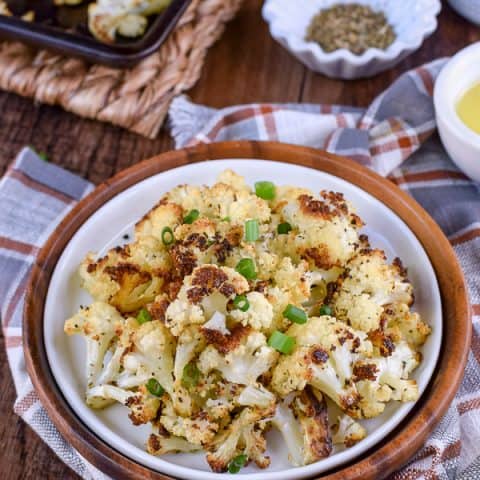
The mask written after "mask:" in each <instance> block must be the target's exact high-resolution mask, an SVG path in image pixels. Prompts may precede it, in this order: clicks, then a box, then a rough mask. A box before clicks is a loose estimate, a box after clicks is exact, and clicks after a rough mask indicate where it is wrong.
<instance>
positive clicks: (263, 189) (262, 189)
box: [255, 182, 275, 200]
mask: <svg viewBox="0 0 480 480" xmlns="http://www.w3.org/2000/svg"><path fill="white" fill-rule="evenodd" d="M255 194H256V195H257V197H260V198H263V199H264V200H273V199H274V198H275V185H274V184H273V183H272V182H256V183H255Z"/></svg>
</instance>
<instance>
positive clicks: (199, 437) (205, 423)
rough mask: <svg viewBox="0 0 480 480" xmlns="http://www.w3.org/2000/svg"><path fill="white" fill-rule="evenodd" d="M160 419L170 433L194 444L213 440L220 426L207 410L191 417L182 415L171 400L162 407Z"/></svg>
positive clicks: (202, 443) (203, 443)
mask: <svg viewBox="0 0 480 480" xmlns="http://www.w3.org/2000/svg"><path fill="white" fill-rule="evenodd" d="M159 421H160V424H161V425H162V426H163V427H164V428H165V429H166V430H167V431H168V432H169V433H170V434H172V435H174V436H176V437H183V438H185V439H186V440H187V441H188V442H189V443H191V444H194V445H205V444H207V443H209V442H211V441H212V440H213V438H214V437H215V435H216V433H217V431H218V428H219V425H218V423H216V422H214V421H213V419H211V418H210V416H209V415H208V413H207V412H205V411H200V412H198V413H196V414H194V415H191V416H190V417H181V416H179V415H178V414H177V413H176V411H175V409H174V408H173V405H171V404H170V403H169V402H166V404H165V406H164V408H163V409H162V414H161V416H160V420H159Z"/></svg>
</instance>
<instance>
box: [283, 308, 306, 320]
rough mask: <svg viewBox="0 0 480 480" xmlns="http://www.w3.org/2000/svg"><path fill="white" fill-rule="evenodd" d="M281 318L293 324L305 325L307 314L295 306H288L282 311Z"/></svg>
mask: <svg viewBox="0 0 480 480" xmlns="http://www.w3.org/2000/svg"><path fill="white" fill-rule="evenodd" d="M283 316H284V317H285V318H288V319H289V320H290V321H292V322H294V323H307V320H308V318H307V314H306V313H305V312H304V311H303V310H302V309H301V308H298V307H296V306H295V305H292V304H289V305H287V308H286V309H285V310H284V311H283Z"/></svg>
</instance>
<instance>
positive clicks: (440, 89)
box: [433, 42, 480, 182]
mask: <svg viewBox="0 0 480 480" xmlns="http://www.w3.org/2000/svg"><path fill="white" fill-rule="evenodd" d="M476 82H480V42H478V43H474V44H473V45H470V46H469V47H467V48H465V49H463V50H461V51H460V52H459V53H457V54H456V55H455V56H454V57H453V58H452V59H451V60H450V61H449V62H448V63H447V65H445V67H444V68H443V70H442V71H441V72H440V75H439V76H438V78H437V81H436V82H435V89H434V94H433V96H434V103H435V115H436V119H437V126H438V132H439V134H440V138H441V139H442V142H443V145H444V147H445V149H446V150H447V152H448V154H449V155H450V157H451V158H452V160H453V161H454V162H455V163H456V164H457V166H458V167H459V168H460V169H461V170H463V171H464V172H465V173H466V174H467V175H468V176H469V177H471V178H472V179H473V180H475V181H477V182H480V135H479V134H478V133H475V132H474V131H473V130H471V129H470V128H468V127H467V126H466V125H465V124H464V123H463V122H462V121H461V120H460V117H459V116H458V114H457V112H456V104H457V102H458V101H459V99H460V98H461V96H462V95H463V94H464V93H465V91H466V90H468V89H469V88H470V87H471V86H472V85H474V84H475V83H476ZM479 115H480V112H479Z"/></svg>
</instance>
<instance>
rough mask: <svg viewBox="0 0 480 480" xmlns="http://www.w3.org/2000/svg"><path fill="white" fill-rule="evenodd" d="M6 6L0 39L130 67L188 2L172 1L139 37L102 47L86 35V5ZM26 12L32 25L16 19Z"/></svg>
mask: <svg viewBox="0 0 480 480" xmlns="http://www.w3.org/2000/svg"><path fill="white" fill-rule="evenodd" d="M92 1H93V0H92ZM6 3H7V4H8V6H9V8H10V10H11V11H12V13H13V14H14V15H13V16H11V17H7V16H3V15H0V38H4V39H8V40H19V41H21V42H23V43H26V44H28V45H31V46H34V47H36V48H45V49H48V50H52V51H54V52H57V53H61V54H62V55H68V56H75V57H80V58H83V59H85V60H87V61H89V62H92V63H101V64H104V65H109V66H112V67H132V66H134V65H135V64H137V63H138V62H140V60H142V59H144V58H145V57H147V56H148V55H150V54H151V53H153V52H155V51H156V50H157V49H158V48H159V47H160V45H161V44H162V43H163V42H164V41H165V39H166V38H167V37H168V35H169V33H170V32H171V31H172V30H173V28H174V27H175V25H176V24H177V22H178V20H179V19H180V17H181V16H182V14H183V12H184V11H185V9H186V8H187V7H188V5H189V4H190V3H191V0H172V2H171V4H170V5H169V6H168V7H167V8H166V9H165V10H164V11H163V12H162V13H160V14H158V15H152V16H151V17H150V18H149V24H148V28H147V30H146V32H145V34H144V35H143V36H142V37H139V38H138V39H127V38H119V39H117V40H116V41H115V43H114V44H105V43H102V42H100V41H99V40H97V39H95V38H94V37H93V36H92V35H91V34H90V33H89V31H88V27H87V5H88V3H90V2H89V1H85V2H83V4H81V5H79V6H74V7H69V6H55V5H54V4H53V0H7V2H6ZM29 10H33V11H34V12H35V20H34V21H33V22H26V21H24V20H22V19H21V18H20V16H21V15H22V14H23V13H25V12H28V11H29Z"/></svg>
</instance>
